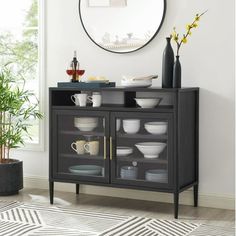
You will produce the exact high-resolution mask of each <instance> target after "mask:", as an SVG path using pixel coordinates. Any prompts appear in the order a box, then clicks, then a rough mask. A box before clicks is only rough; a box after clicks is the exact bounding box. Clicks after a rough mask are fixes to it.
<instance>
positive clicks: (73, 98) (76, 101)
mask: <svg viewBox="0 0 236 236" xmlns="http://www.w3.org/2000/svg"><path fill="white" fill-rule="evenodd" d="M79 95H80V93H76V94H74V95H72V96H71V100H72V102H73V103H74V104H75V105H76V106H79Z"/></svg>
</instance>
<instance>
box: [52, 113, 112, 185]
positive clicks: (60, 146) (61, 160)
mask: <svg viewBox="0 0 236 236" xmlns="http://www.w3.org/2000/svg"><path fill="white" fill-rule="evenodd" d="M52 119H53V126H54V127H53V131H54V133H53V136H52V137H53V138H52V144H53V155H54V156H53V165H54V168H53V169H54V170H55V172H54V173H53V174H54V176H55V177H58V178H60V177H63V178H64V179H65V178H67V179H70V180H71V179H72V180H73V179H74V180H80V181H97V182H108V181H109V158H107V154H108V145H107V142H108V141H107V139H106V137H107V136H108V132H109V114H108V113H105V112H93V111H69V110H68V111H60V110H54V112H53V117H52Z"/></svg>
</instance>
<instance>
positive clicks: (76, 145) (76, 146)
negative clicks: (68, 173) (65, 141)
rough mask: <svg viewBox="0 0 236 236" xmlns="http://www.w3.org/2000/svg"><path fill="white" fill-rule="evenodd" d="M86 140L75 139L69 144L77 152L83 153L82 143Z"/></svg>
mask: <svg viewBox="0 0 236 236" xmlns="http://www.w3.org/2000/svg"><path fill="white" fill-rule="evenodd" d="M85 143H86V141H85V140H77V141H76V142H74V143H72V144H71V148H72V149H73V150H74V151H75V152H76V153H77V154H78V155H80V154H84V153H85V149H84V145H85Z"/></svg>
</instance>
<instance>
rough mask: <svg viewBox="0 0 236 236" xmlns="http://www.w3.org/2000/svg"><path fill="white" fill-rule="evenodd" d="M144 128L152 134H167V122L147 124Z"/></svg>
mask: <svg viewBox="0 0 236 236" xmlns="http://www.w3.org/2000/svg"><path fill="white" fill-rule="evenodd" d="M144 127H145V129H146V130H147V132H148V133H150V134H166V132H167V122H165V121H154V122H147V123H145V124H144Z"/></svg>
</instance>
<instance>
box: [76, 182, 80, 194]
mask: <svg viewBox="0 0 236 236" xmlns="http://www.w3.org/2000/svg"><path fill="white" fill-rule="evenodd" d="M75 188H76V190H75V192H76V194H79V184H76V185H75Z"/></svg>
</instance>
